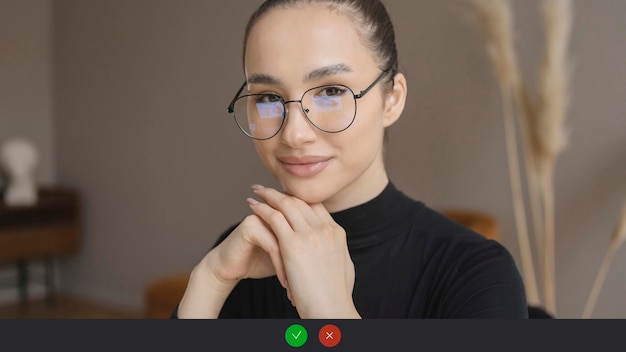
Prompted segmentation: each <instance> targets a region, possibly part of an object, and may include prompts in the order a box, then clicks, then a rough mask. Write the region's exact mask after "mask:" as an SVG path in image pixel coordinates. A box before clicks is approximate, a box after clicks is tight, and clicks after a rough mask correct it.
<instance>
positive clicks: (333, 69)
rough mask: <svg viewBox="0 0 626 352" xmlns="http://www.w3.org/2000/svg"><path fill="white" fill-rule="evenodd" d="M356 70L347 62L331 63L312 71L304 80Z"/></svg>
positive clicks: (308, 80)
mask: <svg viewBox="0 0 626 352" xmlns="http://www.w3.org/2000/svg"><path fill="white" fill-rule="evenodd" d="M347 72H354V70H353V69H352V67H350V66H349V65H346V64H336V65H329V66H324V67H321V68H318V69H316V70H313V71H311V72H310V73H309V74H308V75H306V77H305V78H304V82H310V81H313V80H316V79H320V78H324V77H328V76H332V75H336V74H338V73H347Z"/></svg>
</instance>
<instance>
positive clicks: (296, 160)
mask: <svg viewBox="0 0 626 352" xmlns="http://www.w3.org/2000/svg"><path fill="white" fill-rule="evenodd" d="M278 160H279V161H280V163H281V164H282V165H283V167H284V168H285V170H286V171H287V172H288V173H290V174H291V175H293V176H297V177H313V176H315V175H317V174H319V173H320V172H322V170H324V169H325V168H326V166H327V165H328V164H329V163H330V161H331V160H332V158H331V157H327V156H285V157H279V158H278Z"/></svg>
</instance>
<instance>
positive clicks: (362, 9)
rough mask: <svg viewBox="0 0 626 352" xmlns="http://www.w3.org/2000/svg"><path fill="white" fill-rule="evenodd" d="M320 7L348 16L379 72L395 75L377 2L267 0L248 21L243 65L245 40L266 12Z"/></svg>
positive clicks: (389, 30) (389, 28)
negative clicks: (371, 53)
mask: <svg viewBox="0 0 626 352" xmlns="http://www.w3.org/2000/svg"><path fill="white" fill-rule="evenodd" d="M311 4H320V5H327V6H328V7H329V8H330V9H332V10H335V11H338V12H339V13H341V14H344V15H346V16H348V18H350V19H351V20H352V22H353V23H354V25H355V28H356V30H357V32H358V34H359V36H360V37H361V40H362V41H363V44H364V45H365V46H367V47H368V48H369V49H370V50H372V52H373V53H374V57H375V58H376V59H377V60H378V63H379V65H380V69H381V70H386V69H390V73H391V75H390V77H394V76H395V75H396V73H397V72H398V51H397V49H396V36H395V32H394V28H393V23H392V22H391V18H390V17H389V14H388V13H387V9H386V8H385V6H384V5H383V3H382V2H380V0H266V1H265V2H264V3H263V4H262V5H261V6H260V7H259V8H258V9H257V10H256V11H255V12H254V13H253V14H252V16H251V17H250V20H249V21H248V25H247V26H246V32H245V37H244V51H243V57H244V61H245V55H246V45H247V43H248V37H249V36H250V32H251V31H252V28H253V27H254V25H255V24H256V23H257V22H258V21H259V20H260V19H261V17H263V15H265V14H266V13H267V12H269V11H270V10H273V9H277V8H282V9H284V8H290V7H295V6H299V5H311Z"/></svg>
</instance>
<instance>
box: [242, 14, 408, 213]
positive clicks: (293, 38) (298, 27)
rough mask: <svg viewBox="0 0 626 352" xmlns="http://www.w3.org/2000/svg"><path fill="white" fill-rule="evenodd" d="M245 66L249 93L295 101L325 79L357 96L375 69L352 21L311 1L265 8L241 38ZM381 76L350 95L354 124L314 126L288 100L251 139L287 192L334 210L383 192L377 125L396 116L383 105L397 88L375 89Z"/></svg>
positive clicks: (380, 137) (377, 71) (384, 180)
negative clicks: (335, 129)
mask: <svg viewBox="0 0 626 352" xmlns="http://www.w3.org/2000/svg"><path fill="white" fill-rule="evenodd" d="M245 70H246V78H247V80H248V92H249V93H251V94H256V93H274V94H278V95H280V96H281V97H283V99H284V100H285V101H288V100H299V99H301V97H302V94H303V93H304V92H305V91H306V90H308V89H310V88H313V87H317V86H321V85H325V84H343V85H345V86H348V87H350V88H351V89H352V91H354V92H355V94H358V93H359V92H360V91H362V90H364V89H365V88H367V86H368V85H370V84H371V83H372V82H373V81H374V80H375V79H376V78H377V77H378V76H379V75H380V74H381V70H380V67H379V65H378V64H377V62H376V60H375V56H374V53H373V52H371V51H370V50H369V49H368V48H367V47H365V46H364V45H363V43H362V41H361V40H360V38H359V36H358V34H357V32H356V30H355V28H354V24H353V23H352V22H351V20H350V19H349V18H348V17H346V16H344V15H341V14H339V13H337V12H334V11H331V10H329V9H327V8H325V7H322V6H315V5H309V6H302V7H294V8H290V9H274V10H271V11H270V12H268V13H266V14H265V15H264V16H263V17H262V18H261V19H260V20H259V21H258V22H257V23H256V24H255V26H254V27H253V29H252V31H251V32H250V35H249V37H248V42H247V48H246V57H245ZM387 81H388V79H384V80H382V81H381V83H379V84H377V85H376V86H375V87H374V88H373V89H372V90H371V91H370V92H369V93H367V94H366V95H365V96H364V97H363V98H361V99H358V100H357V114H356V119H355V120H354V123H353V124H352V125H351V126H350V127H349V128H348V129H347V130H345V131H342V132H339V133H327V132H323V131H321V130H319V129H317V128H316V127H315V126H313V125H311V123H310V122H309V121H308V120H307V119H306V117H305V115H304V114H303V112H302V109H301V108H300V104H298V103H289V104H287V109H288V110H287V113H286V120H285V122H284V124H283V127H282V129H281V130H280V132H279V133H278V134H277V135H276V136H274V137H273V138H271V139H269V140H263V141H259V140H255V142H254V143H255V147H256V149H257V152H258V154H259V156H260V157H261V160H262V161H263V163H264V164H265V166H266V167H267V169H268V170H269V171H270V172H271V173H272V174H273V175H274V177H276V179H277V180H278V181H279V182H280V183H281V185H282V187H283V189H284V191H285V192H286V193H288V194H290V195H293V196H295V197H298V198H300V199H302V200H304V201H306V202H308V203H310V204H313V203H320V202H322V203H324V205H325V206H326V208H327V209H328V210H329V211H330V212H334V211H339V210H343V209H346V208H349V207H352V206H355V205H358V204H361V203H363V202H366V201H368V200H370V199H372V198H373V197H375V196H376V195H378V194H379V193H380V192H381V191H382V189H383V188H384V187H385V186H386V184H387V182H388V179H387V175H386V172H385V168H384V164H383V136H384V129H385V127H387V126H389V125H390V124H392V123H393V122H395V120H396V119H397V118H398V117H399V111H398V109H397V108H396V109H395V110H394V109H393V108H390V107H389V106H388V105H390V104H391V105H393V104H397V101H396V100H397V94H395V95H394V94H393V93H392V94H391V97H392V98H389V97H388V96H385V95H384V94H383V93H382V92H383V89H382V88H383V84H385V83H384V82H387ZM401 83H402V82H401ZM402 84H404V83H402ZM394 97H395V98H394ZM401 98H402V99H401V100H402V104H403V103H404V96H402V97H401ZM390 99H391V100H392V101H391V102H390V101H389V100H390ZM387 103H390V104H387ZM400 111H401V109H400Z"/></svg>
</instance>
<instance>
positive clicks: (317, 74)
mask: <svg viewBox="0 0 626 352" xmlns="http://www.w3.org/2000/svg"><path fill="white" fill-rule="evenodd" d="M347 72H354V70H353V69H352V67H350V66H349V65H347V64H335V65H328V66H324V67H320V68H318V69H315V70H313V71H311V72H309V73H308V74H307V75H306V76H305V77H304V82H305V83H306V82H310V81H313V80H316V79H320V78H324V77H328V76H332V75H336V74H338V73H347ZM247 83H248V84H269V85H280V84H281V81H280V79H278V78H276V77H274V76H271V75H268V74H264V73H253V74H251V75H250V76H249V77H248V80H247Z"/></svg>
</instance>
